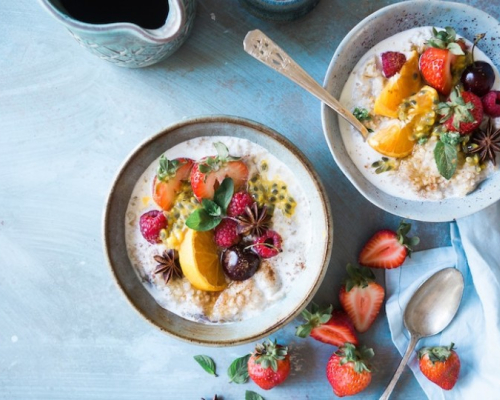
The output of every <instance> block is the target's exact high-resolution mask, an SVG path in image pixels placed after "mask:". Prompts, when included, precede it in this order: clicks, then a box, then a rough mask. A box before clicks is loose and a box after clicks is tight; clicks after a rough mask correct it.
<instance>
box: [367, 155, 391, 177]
mask: <svg viewBox="0 0 500 400" xmlns="http://www.w3.org/2000/svg"><path fill="white" fill-rule="evenodd" d="M395 167H396V163H395V162H394V160H392V159H389V158H387V157H382V158H381V159H380V160H378V161H375V162H374V163H373V164H372V168H375V173H376V174H381V173H383V172H388V171H392V170H393V169H394V168H395Z"/></svg>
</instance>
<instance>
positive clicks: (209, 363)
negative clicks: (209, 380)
mask: <svg viewBox="0 0 500 400" xmlns="http://www.w3.org/2000/svg"><path fill="white" fill-rule="evenodd" d="M194 359H195V360H196V362H197V363H198V364H200V365H201V367H202V368H203V369H204V370H205V371H207V372H208V373H209V374H210V375H213V376H217V374H216V373H215V363H214V360H212V359H211V358H210V357H209V356H205V355H198V356H194Z"/></svg>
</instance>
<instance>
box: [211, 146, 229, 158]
mask: <svg viewBox="0 0 500 400" xmlns="http://www.w3.org/2000/svg"><path fill="white" fill-rule="evenodd" d="M214 147H215V150H217V154H218V156H219V158H220V159H221V160H226V159H227V157H228V156H229V150H228V149H227V147H226V145H225V144H224V143H222V142H215V143H214Z"/></svg>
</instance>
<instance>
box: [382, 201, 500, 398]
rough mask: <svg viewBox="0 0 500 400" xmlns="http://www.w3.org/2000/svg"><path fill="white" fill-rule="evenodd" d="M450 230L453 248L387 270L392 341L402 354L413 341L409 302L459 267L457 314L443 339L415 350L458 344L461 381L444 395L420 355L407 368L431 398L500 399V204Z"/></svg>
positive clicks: (433, 338)
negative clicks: (407, 323)
mask: <svg viewBox="0 0 500 400" xmlns="http://www.w3.org/2000/svg"><path fill="white" fill-rule="evenodd" d="M450 225H451V226H450V228H451V240H452V246H450V247H444V248H439V249H433V250H427V251H420V252H416V253H413V254H412V258H410V259H407V260H406V261H405V264H404V265H403V266H402V267H401V268H397V269H393V270H387V271H386V274H385V279H386V290H387V303H386V311H387V317H388V319H389V328H390V330H391V336H392V340H393V342H394V344H395V345H396V347H397V349H398V350H399V352H400V353H401V355H403V354H404V352H405V350H406V347H407V346H408V342H409V333H408V331H407V330H406V328H404V325H403V313H404V309H405V307H406V304H408V301H409V299H410V297H411V296H412V295H413V293H414V292H415V290H416V289H417V288H418V286H419V285H420V284H421V283H422V282H423V281H425V280H426V279H427V278H429V277H430V276H431V275H432V274H434V273H435V272H437V271H439V270H441V269H443V268H446V267H456V268H457V269H459V270H460V272H462V275H463V276H464V280H465V290H464V294H463V298H462V302H461V304H460V308H459V310H458V313H457V315H456V317H455V319H454V320H453V321H452V322H451V324H450V325H449V326H448V327H447V328H446V329H445V330H444V331H443V332H442V333H441V334H439V335H436V336H431V337H429V338H425V339H421V340H420V342H419V343H418V345H417V350H418V349H419V348H421V347H423V346H437V345H444V346H448V345H449V344H450V343H451V342H453V343H455V347H456V351H457V353H458V355H459V356H460V361H461V369H460V376H459V378H458V382H457V384H456V385H455V387H454V388H453V389H452V390H450V391H445V390H442V389H441V388H440V387H438V386H437V385H435V384H434V383H432V382H430V381H428V380H427V378H425V377H424V376H423V375H422V373H421V372H420V369H419V367H418V358H417V356H416V353H414V354H413V355H412V357H411V358H410V361H409V366H410V368H411V369H412V371H413V373H414V375H415V377H416V378H417V380H418V382H419V383H420V385H421V386H422V389H423V390H424V392H425V393H426V394H427V396H428V397H429V399H432V400H434V399H464V400H470V399H474V398H477V399H481V398H482V399H484V400H489V399H500V376H499V372H500V364H499V360H500V202H499V203H496V204H494V205H492V206H490V207H488V208H487V209H485V210H483V211H480V212H478V213H476V214H474V215H472V216H469V217H466V218H462V219H460V220H458V221H457V222H456V223H455V222H453V223H451V224H450ZM396 390H397V388H396ZM481 396H482V397H481Z"/></svg>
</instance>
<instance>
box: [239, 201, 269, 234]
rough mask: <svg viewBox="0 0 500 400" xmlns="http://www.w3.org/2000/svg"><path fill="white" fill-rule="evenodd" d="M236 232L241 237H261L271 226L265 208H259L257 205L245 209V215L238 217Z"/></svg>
mask: <svg viewBox="0 0 500 400" xmlns="http://www.w3.org/2000/svg"><path fill="white" fill-rule="evenodd" d="M238 225H239V226H238V230H239V232H240V233H241V234H242V235H253V236H262V235H264V233H265V232H266V231H267V230H268V229H269V227H270V225H271V215H270V214H268V212H267V206H266V205H264V206H262V207H259V206H258V205H257V203H253V204H252V205H251V206H247V207H245V213H244V214H243V215H241V216H239V217H238Z"/></svg>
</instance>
